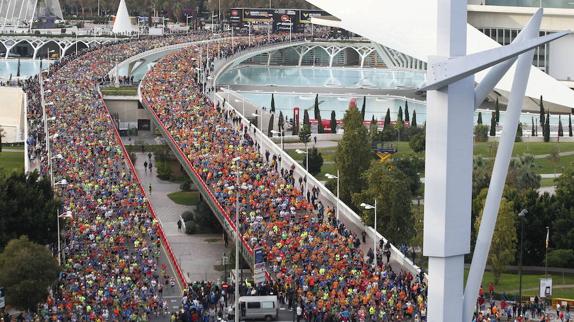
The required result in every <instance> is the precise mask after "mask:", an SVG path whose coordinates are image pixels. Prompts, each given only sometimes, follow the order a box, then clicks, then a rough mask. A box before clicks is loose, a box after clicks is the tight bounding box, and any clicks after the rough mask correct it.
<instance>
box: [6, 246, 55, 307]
mask: <svg viewBox="0 0 574 322" xmlns="http://www.w3.org/2000/svg"><path fill="white" fill-rule="evenodd" d="M58 274H59V267H58V263H57V262H56V260H55V259H54V257H53V256H52V254H51V253H50V251H49V250H48V249H47V248H46V247H44V246H42V245H38V244H36V243H33V242H31V241H30V240H29V239H28V237H26V236H22V237H20V238H18V239H12V240H10V242H8V244H7V245H6V248H5V249H4V251H3V252H2V253H0V285H2V286H4V288H5V291H6V302H7V304H8V305H10V306H14V307H15V308H18V309H21V310H36V306H37V305H38V303H41V302H43V301H45V300H46V297H47V296H48V288H49V287H50V286H51V285H52V284H53V283H54V282H55V281H56V279H57V278H58Z"/></svg>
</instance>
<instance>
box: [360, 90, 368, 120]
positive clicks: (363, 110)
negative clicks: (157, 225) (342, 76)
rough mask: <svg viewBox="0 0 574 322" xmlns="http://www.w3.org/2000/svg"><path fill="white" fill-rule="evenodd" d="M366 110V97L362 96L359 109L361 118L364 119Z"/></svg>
mask: <svg viewBox="0 0 574 322" xmlns="http://www.w3.org/2000/svg"><path fill="white" fill-rule="evenodd" d="M366 109H367V96H363V106H362V107H361V117H362V118H363V120H364V119H365V111H366Z"/></svg>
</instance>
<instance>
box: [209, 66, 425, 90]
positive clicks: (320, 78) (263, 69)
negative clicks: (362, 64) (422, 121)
mask: <svg viewBox="0 0 574 322" xmlns="http://www.w3.org/2000/svg"><path fill="white" fill-rule="evenodd" d="M425 76H426V75H425V72H424V71H405V70H393V69H384V68H341V67H336V68H325V67H297V66H289V67H275V66H271V67H267V66H239V67H235V68H232V69H229V70H227V71H225V73H223V74H222V75H221V77H220V78H219V79H218V84H224V85H273V86H303V87H337V88H373V89H411V88H419V87H420V86H421V85H422V84H423V83H424V81H425Z"/></svg>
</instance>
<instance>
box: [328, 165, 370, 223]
mask: <svg viewBox="0 0 574 322" xmlns="http://www.w3.org/2000/svg"><path fill="white" fill-rule="evenodd" d="M325 177H327V178H329V179H337V221H339V169H337V175H336V176H335V175H332V174H330V173H325ZM375 215H376V213H375Z"/></svg>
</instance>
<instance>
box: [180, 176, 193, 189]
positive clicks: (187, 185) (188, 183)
mask: <svg viewBox="0 0 574 322" xmlns="http://www.w3.org/2000/svg"><path fill="white" fill-rule="evenodd" d="M179 189H180V190H181V191H191V180H189V178H188V179H185V181H184V182H183V183H182V184H180V185H179Z"/></svg>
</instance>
